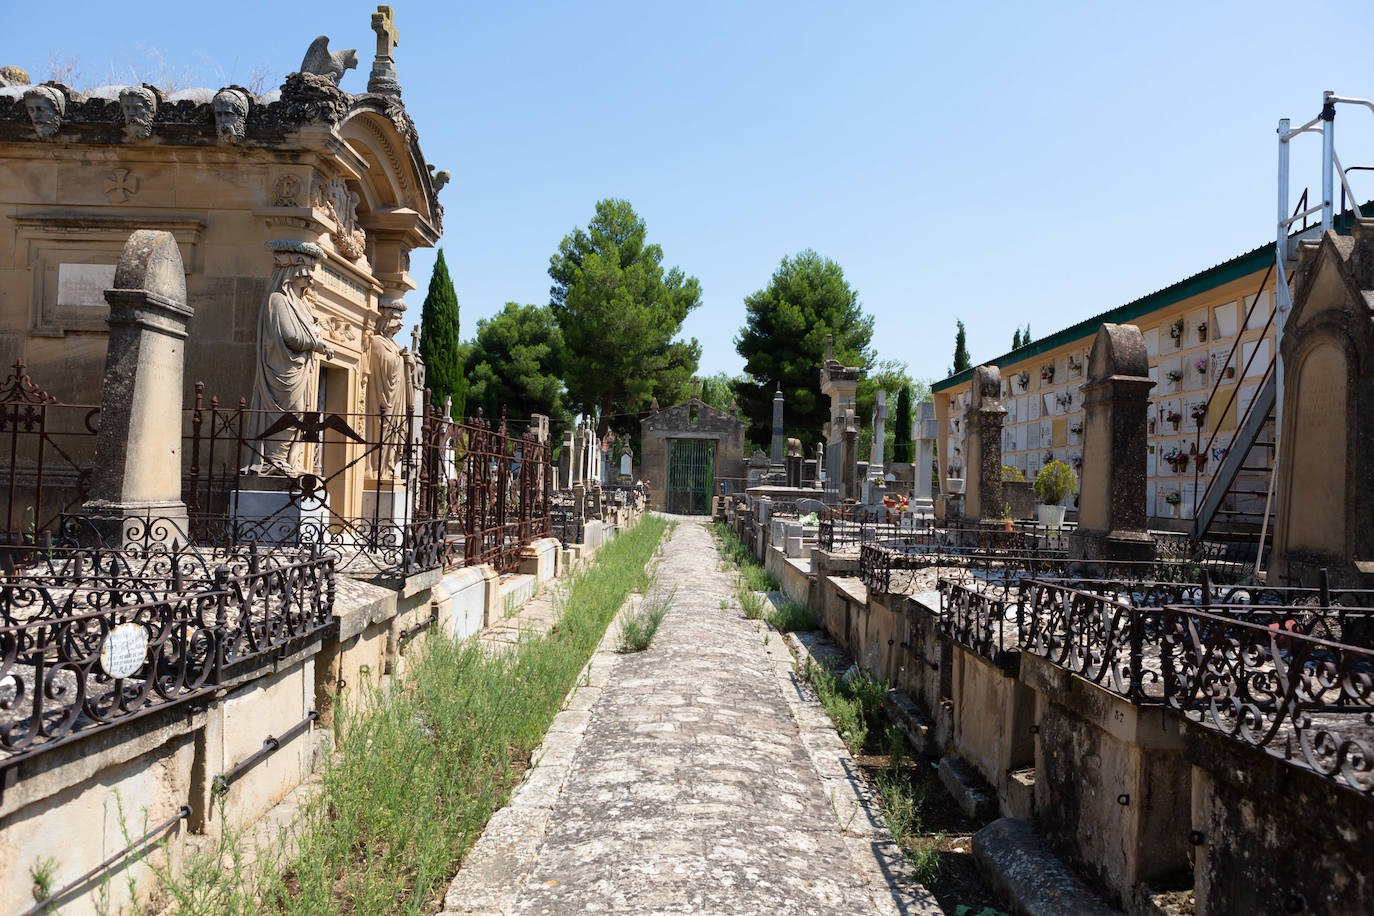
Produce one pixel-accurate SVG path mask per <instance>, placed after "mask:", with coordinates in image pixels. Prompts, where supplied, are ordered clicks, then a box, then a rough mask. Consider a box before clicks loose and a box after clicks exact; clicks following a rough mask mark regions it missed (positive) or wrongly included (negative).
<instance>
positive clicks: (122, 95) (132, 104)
mask: <svg viewBox="0 0 1374 916" xmlns="http://www.w3.org/2000/svg"><path fill="white" fill-rule="evenodd" d="M119 108H120V110H121V111H123V112H124V136H126V137H128V138H129V139H130V140H147V139H148V138H149V137H151V136H152V135H153V118H154V117H155V116H156V115H157V96H156V95H154V94H153V91H152V90H151V89H146V88H144V87H143V86H125V87H124V88H123V89H121V90H120V91H119Z"/></svg>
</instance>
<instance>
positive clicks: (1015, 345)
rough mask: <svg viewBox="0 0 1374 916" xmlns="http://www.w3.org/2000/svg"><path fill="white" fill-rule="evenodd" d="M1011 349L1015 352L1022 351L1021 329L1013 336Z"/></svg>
mask: <svg viewBox="0 0 1374 916" xmlns="http://www.w3.org/2000/svg"><path fill="white" fill-rule="evenodd" d="M1011 348H1012V349H1013V350H1019V349H1021V329H1020V328H1017V329H1016V331H1015V332H1014V333H1013V334H1012V335H1011Z"/></svg>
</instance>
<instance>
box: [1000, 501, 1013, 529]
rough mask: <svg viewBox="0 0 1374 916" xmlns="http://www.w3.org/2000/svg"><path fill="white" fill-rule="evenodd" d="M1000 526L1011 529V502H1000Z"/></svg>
mask: <svg viewBox="0 0 1374 916" xmlns="http://www.w3.org/2000/svg"><path fill="white" fill-rule="evenodd" d="M1002 527H1003V528H1004V529H1006V530H1007V531H1010V530H1011V529H1012V519H1011V503H1002Z"/></svg>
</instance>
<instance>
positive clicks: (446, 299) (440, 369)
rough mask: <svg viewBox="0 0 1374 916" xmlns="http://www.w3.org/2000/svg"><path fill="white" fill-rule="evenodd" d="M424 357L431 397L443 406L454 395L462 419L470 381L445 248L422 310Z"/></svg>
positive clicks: (455, 413) (455, 412)
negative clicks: (465, 364) (464, 367)
mask: <svg viewBox="0 0 1374 916" xmlns="http://www.w3.org/2000/svg"><path fill="white" fill-rule="evenodd" d="M420 358H421V359H423V360H424V361H425V383H426V384H427V385H428V386H429V391H430V395H429V396H430V399H431V400H432V401H433V403H435V404H436V405H440V406H442V405H443V403H444V398H446V397H449V396H452V397H453V418H454V419H462V417H463V408H464V406H465V405H464V401H465V400H466V395H467V383H466V382H465V381H464V379H463V355H462V340H461V338H460V336H459V333H458V294H457V293H456V292H455V291H454V289H453V280H452V278H450V277H449V275H448V265H447V264H445V263H444V249H442V248H440V249H439V257H438V258H437V259H435V261H434V273H432V274H430V277H429V292H428V293H426V294H425V304H424V307H423V308H422V309H421V310H420Z"/></svg>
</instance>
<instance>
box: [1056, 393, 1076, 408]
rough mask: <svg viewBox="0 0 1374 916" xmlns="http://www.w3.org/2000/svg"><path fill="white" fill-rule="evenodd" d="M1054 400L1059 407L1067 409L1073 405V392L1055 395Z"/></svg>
mask: <svg viewBox="0 0 1374 916" xmlns="http://www.w3.org/2000/svg"><path fill="white" fill-rule="evenodd" d="M1054 399H1055V401H1057V402H1058V403H1059V406H1060V407H1068V406H1069V405H1070V404H1072V403H1073V392H1071V391H1066V392H1064V393H1063V394H1057V395H1055V396H1054Z"/></svg>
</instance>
